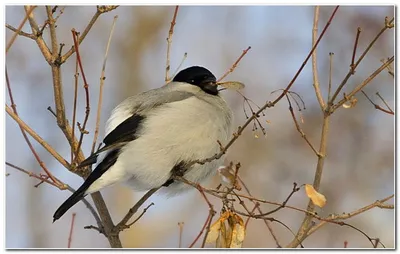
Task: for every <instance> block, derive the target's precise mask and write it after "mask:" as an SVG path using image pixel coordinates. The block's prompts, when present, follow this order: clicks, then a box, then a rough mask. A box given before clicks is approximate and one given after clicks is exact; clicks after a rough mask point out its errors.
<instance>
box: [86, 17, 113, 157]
mask: <svg viewBox="0 0 400 254" xmlns="http://www.w3.org/2000/svg"><path fill="white" fill-rule="evenodd" d="M117 19H118V16H114V21H113V23H112V26H111V30H110V35H109V37H108V42H107V47H106V53H105V54H104V61H103V67H102V69H101V76H100V91H99V100H98V103H97V115H96V127H95V130H94V137H93V144H92V151H91V153H92V154H93V153H94V149H95V147H96V142H97V137H98V136H99V127H100V117H101V105H102V101H103V87H104V80H105V79H106V77H105V72H106V63H107V57H108V50H109V49H110V45H111V38H112V35H113V32H114V27H115V24H116V22H117Z"/></svg>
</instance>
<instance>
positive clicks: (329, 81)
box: [328, 52, 334, 101]
mask: <svg viewBox="0 0 400 254" xmlns="http://www.w3.org/2000/svg"><path fill="white" fill-rule="evenodd" d="M333 56H334V53H333V52H329V80H328V101H330V99H331V92H332V66H333Z"/></svg>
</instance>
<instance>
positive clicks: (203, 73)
mask: <svg viewBox="0 0 400 254" xmlns="http://www.w3.org/2000/svg"><path fill="white" fill-rule="evenodd" d="M172 81H175V82H186V83H189V84H192V85H195V86H198V87H200V88H201V89H202V90H203V91H204V92H206V93H208V94H212V95H218V89H217V79H216V78H215V76H214V75H213V74H212V73H211V72H210V71H209V70H207V69H206V68H203V67H200V66H192V67H189V68H187V69H184V70H182V71H180V72H179V73H178V74H177V75H176V76H175V77H174V79H173V80H172Z"/></svg>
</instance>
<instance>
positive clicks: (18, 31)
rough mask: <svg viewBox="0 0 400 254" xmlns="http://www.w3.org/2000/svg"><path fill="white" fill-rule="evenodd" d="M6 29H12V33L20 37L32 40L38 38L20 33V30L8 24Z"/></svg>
mask: <svg viewBox="0 0 400 254" xmlns="http://www.w3.org/2000/svg"><path fill="white" fill-rule="evenodd" d="M6 28H8V29H10V30H11V31H13V32H14V33H17V34H18V35H20V36H23V37H27V38H29V39H32V40H35V39H36V37H35V36H34V35H33V34H30V33H26V32H24V31H20V30H18V28H15V27H13V26H11V25H10V24H6Z"/></svg>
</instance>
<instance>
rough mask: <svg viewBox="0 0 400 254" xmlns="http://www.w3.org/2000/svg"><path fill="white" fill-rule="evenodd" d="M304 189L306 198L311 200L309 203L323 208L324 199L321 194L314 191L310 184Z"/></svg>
mask: <svg viewBox="0 0 400 254" xmlns="http://www.w3.org/2000/svg"><path fill="white" fill-rule="evenodd" d="M305 189H306V194H307V196H308V197H309V198H310V199H311V201H312V202H313V203H314V205H316V206H319V207H323V206H325V204H326V198H325V196H324V195H322V194H321V193H319V192H318V191H316V190H315V189H314V187H313V186H312V185H311V184H306V185H305Z"/></svg>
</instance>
